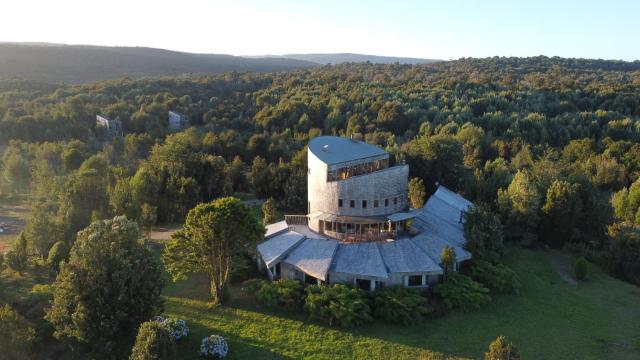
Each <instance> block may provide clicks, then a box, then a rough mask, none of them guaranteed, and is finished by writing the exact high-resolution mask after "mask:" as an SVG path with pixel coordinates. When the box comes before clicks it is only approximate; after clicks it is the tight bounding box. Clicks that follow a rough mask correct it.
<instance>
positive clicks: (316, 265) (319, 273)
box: [284, 239, 338, 281]
mask: <svg viewBox="0 0 640 360" xmlns="http://www.w3.org/2000/svg"><path fill="white" fill-rule="evenodd" d="M337 247H338V242H337V241H335V240H323V239H305V240H304V241H303V242H302V243H301V244H300V245H298V246H296V248H295V249H293V251H292V252H291V254H289V256H288V257H287V258H286V259H285V260H284V262H286V263H287V264H290V265H293V266H295V267H297V268H298V269H300V270H302V271H304V272H305V273H307V274H309V275H311V276H313V277H316V278H318V279H320V280H323V281H326V280H327V271H329V267H330V266H331V262H332V259H333V256H334V254H335V252H336V248H337Z"/></svg>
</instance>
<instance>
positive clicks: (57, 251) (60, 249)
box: [47, 241, 69, 270]
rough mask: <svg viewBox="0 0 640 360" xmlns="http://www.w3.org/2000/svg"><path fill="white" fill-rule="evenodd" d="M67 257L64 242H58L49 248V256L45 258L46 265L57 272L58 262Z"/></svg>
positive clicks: (67, 252)
mask: <svg viewBox="0 0 640 360" xmlns="http://www.w3.org/2000/svg"><path fill="white" fill-rule="evenodd" d="M67 256H69V249H68V248H67V244H66V243H65V242H64V241H58V242H56V243H55V244H53V246H52V247H51V250H50V251H49V256H47V265H49V266H51V268H53V269H54V270H58V269H59V267H60V262H61V261H62V260H65V259H66V258H67Z"/></svg>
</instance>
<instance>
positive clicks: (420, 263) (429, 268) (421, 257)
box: [377, 238, 442, 273]
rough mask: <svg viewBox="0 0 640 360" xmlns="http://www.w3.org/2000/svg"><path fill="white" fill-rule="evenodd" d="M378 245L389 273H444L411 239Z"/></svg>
mask: <svg viewBox="0 0 640 360" xmlns="http://www.w3.org/2000/svg"><path fill="white" fill-rule="evenodd" d="M377 245H378V248H379V249H380V254H382V259H383V261H384V263H385V265H386V266H387V269H388V271H389V272H392V273H420V272H437V273H441V272H442V268H440V266H439V265H438V264H437V263H436V262H435V261H434V260H433V259H432V258H431V257H429V255H428V254H427V253H426V252H425V251H424V250H422V249H420V248H419V247H418V246H416V244H414V243H413V242H412V241H411V239H409V238H403V239H398V240H396V241H391V242H381V243H378V244H377Z"/></svg>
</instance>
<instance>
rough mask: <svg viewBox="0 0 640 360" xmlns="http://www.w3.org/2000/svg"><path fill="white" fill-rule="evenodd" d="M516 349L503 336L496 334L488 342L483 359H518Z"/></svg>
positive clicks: (518, 355)
mask: <svg viewBox="0 0 640 360" xmlns="http://www.w3.org/2000/svg"><path fill="white" fill-rule="evenodd" d="M519 359H520V353H519V352H518V349H517V348H516V347H515V346H514V345H513V344H512V343H511V342H508V341H507V338H505V337H504V336H498V337H497V338H496V339H495V340H493V341H492V342H491V344H489V351H488V352H486V353H484V360H519Z"/></svg>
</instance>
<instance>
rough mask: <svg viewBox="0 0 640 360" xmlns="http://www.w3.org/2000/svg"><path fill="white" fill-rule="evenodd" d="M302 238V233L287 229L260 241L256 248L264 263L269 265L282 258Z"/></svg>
mask: <svg viewBox="0 0 640 360" xmlns="http://www.w3.org/2000/svg"><path fill="white" fill-rule="evenodd" d="M302 240H304V236H303V235H302V234H298V233H297V232H295V231H287V232H284V233H281V234H279V235H275V236H273V237H271V238H269V239H267V240H266V241H263V242H261V243H260V244H258V246H257V248H258V252H259V253H260V256H261V257H262V260H263V261H264V263H265V264H266V265H267V267H271V265H273V264H274V263H276V262H278V261H280V260H282V258H284V257H285V256H286V255H287V254H288V253H289V252H291V250H293V248H295V246H296V245H298V244H299V243H300V242H302Z"/></svg>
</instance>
